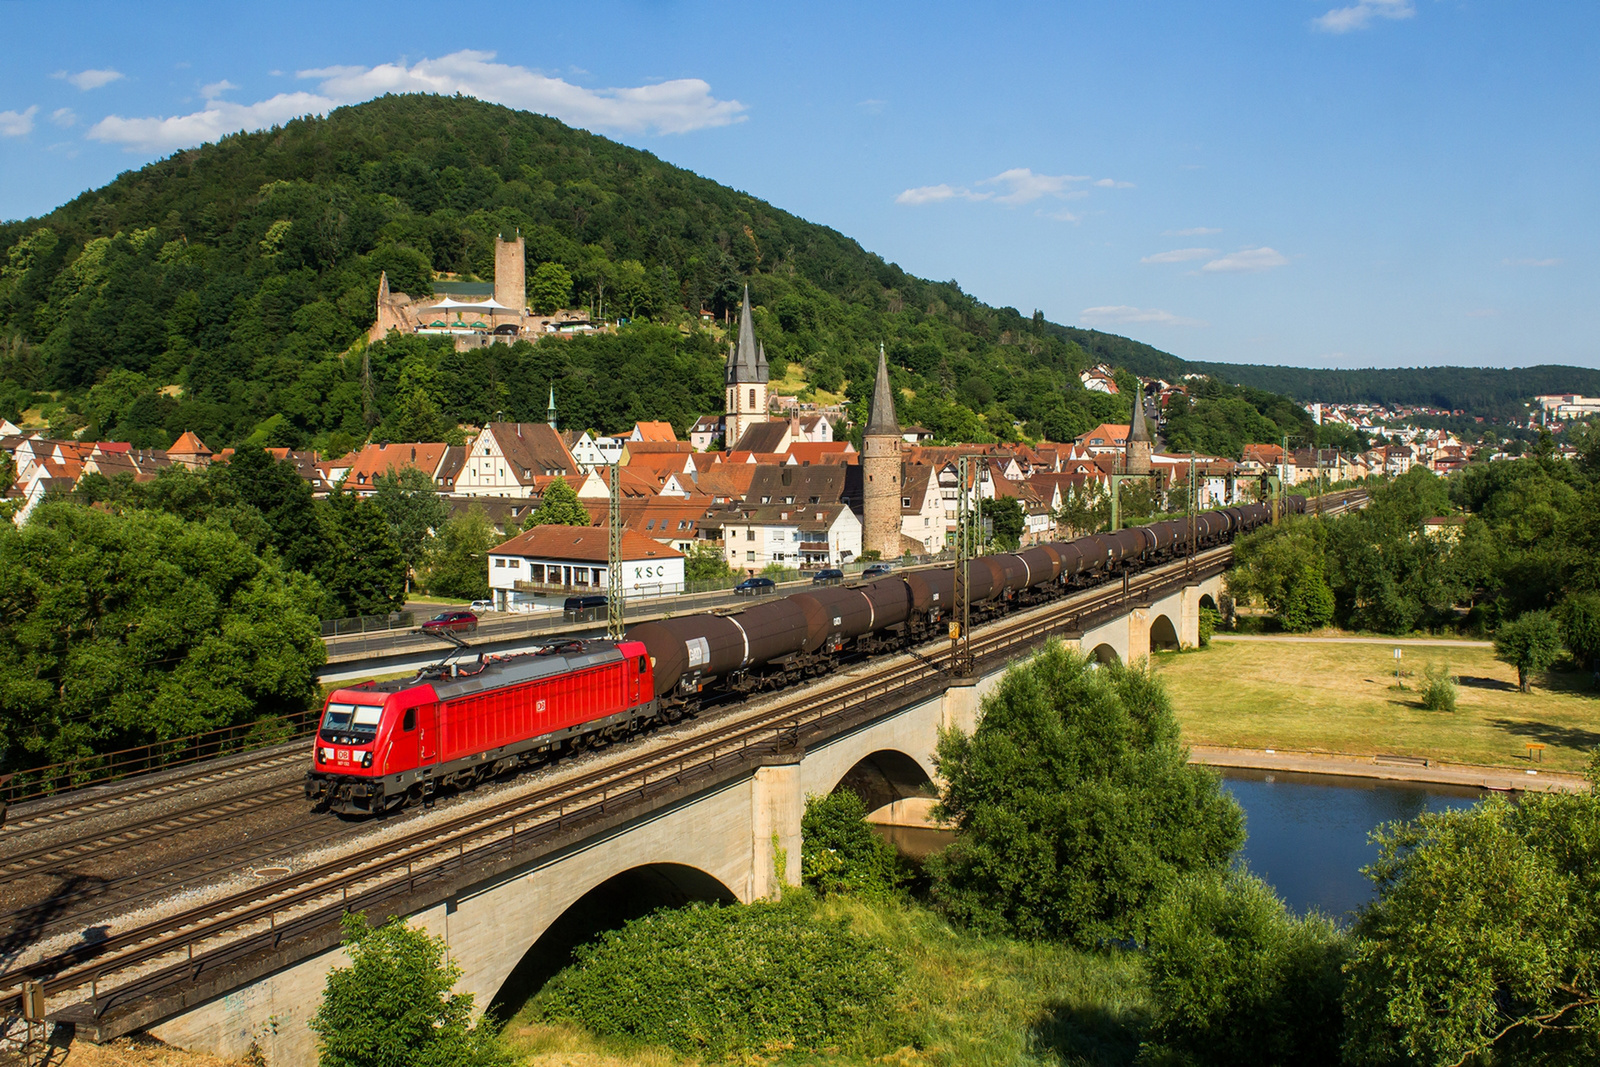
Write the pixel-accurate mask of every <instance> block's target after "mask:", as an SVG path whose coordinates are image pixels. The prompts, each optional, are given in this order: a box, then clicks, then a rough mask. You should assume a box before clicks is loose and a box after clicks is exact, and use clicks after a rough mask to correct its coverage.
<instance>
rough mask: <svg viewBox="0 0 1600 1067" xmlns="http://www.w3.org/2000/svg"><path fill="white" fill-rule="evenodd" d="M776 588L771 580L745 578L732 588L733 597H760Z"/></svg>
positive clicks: (775, 584) (775, 583)
mask: <svg viewBox="0 0 1600 1067" xmlns="http://www.w3.org/2000/svg"><path fill="white" fill-rule="evenodd" d="M777 587H778V583H777V582H775V581H773V580H772V579H771V578H746V579H745V580H744V581H742V582H740V583H739V584H738V585H736V586H734V587H733V595H734V596H762V595H763V594H766V593H770V592H772V591H773V590H774V589H776V588H777Z"/></svg>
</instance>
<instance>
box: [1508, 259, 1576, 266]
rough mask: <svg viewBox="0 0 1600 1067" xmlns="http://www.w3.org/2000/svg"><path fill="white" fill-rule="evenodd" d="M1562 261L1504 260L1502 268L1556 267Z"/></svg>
mask: <svg viewBox="0 0 1600 1067" xmlns="http://www.w3.org/2000/svg"><path fill="white" fill-rule="evenodd" d="M1560 262H1561V261H1560V260H1559V259H1502V260H1501V261H1500V265H1501V266H1502V267H1554V266H1556V265H1558V264H1559V263H1560Z"/></svg>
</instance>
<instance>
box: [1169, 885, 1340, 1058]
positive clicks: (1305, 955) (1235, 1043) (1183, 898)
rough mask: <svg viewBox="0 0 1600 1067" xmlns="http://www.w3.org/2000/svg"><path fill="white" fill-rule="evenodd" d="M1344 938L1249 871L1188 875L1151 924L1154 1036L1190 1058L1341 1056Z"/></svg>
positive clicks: (1324, 922)
mask: <svg viewBox="0 0 1600 1067" xmlns="http://www.w3.org/2000/svg"><path fill="white" fill-rule="evenodd" d="M1346 946H1347V939H1346V938H1345V936H1344V935H1343V934H1342V933H1340V931H1339V930H1338V929H1337V928H1336V927H1335V926H1334V925H1333V923H1332V922H1330V921H1329V920H1328V919H1326V918H1323V917H1321V916H1318V915H1311V916H1308V917H1306V918H1304V919H1296V918H1295V917H1293V916H1292V915H1290V914H1289V913H1288V911H1287V910H1286V909H1285V908H1284V905H1283V902H1282V901H1281V900H1279V899H1278V898H1277V896H1275V895H1274V894H1273V892H1272V890H1271V888H1269V887H1268V886H1267V885H1266V884H1265V883H1263V882H1262V881H1260V880H1259V879H1257V878H1254V877H1252V876H1250V875H1249V874H1248V873H1245V872H1242V871H1230V872H1229V873H1227V874H1226V875H1219V874H1216V873H1212V872H1206V873H1203V874H1197V875H1191V876H1189V877H1187V878H1185V879H1184V880H1183V881H1182V882H1180V883H1179V884H1178V886H1177V887H1176V889H1175V890H1174V891H1173V892H1172V893H1171V894H1169V895H1168V896H1167V897H1166V899H1165V900H1164V901H1162V903H1161V905H1160V906H1159V907H1158V908H1156V910H1155V914H1154V917H1153V918H1152V920H1151V924H1150V937H1149V940H1148V942H1147V945H1146V953H1145V964H1146V973H1147V975H1148V982H1149V986H1150V992H1151V998H1152V1000H1153V1001H1154V1004H1155V1013H1154V1019H1153V1020H1152V1026H1151V1036H1152V1038H1153V1039H1154V1042H1155V1043H1156V1044H1157V1045H1158V1046H1165V1047H1166V1049H1168V1050H1173V1051H1177V1052H1179V1053H1181V1054H1182V1055H1183V1057H1184V1059H1185V1060H1186V1062H1188V1063H1192V1064H1205V1065H1209V1064H1217V1065H1219V1067H1222V1065H1232V1064H1240V1063H1252V1064H1262V1065H1270V1064H1296V1065H1299V1064H1307V1065H1313V1064H1335V1063H1338V1062H1339V1042H1340V1031H1341V1028H1342V1021H1343V1015H1342V1011H1341V1008H1340V995H1341V993H1342V990H1343V979H1342V977H1341V974H1340V967H1341V964H1342V963H1343V960H1344V958H1345V955H1346Z"/></svg>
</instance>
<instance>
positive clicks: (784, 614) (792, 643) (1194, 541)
mask: <svg viewBox="0 0 1600 1067" xmlns="http://www.w3.org/2000/svg"><path fill="white" fill-rule="evenodd" d="M1330 499H1336V497H1335V498H1330ZM1285 510H1286V511H1288V512H1290V513H1296V514H1298V513H1303V512H1304V511H1305V510H1306V498H1305V497H1303V496H1292V497H1288V498H1286V501H1285ZM1271 517H1272V509H1271V508H1270V507H1269V506H1268V505H1266V504H1245V505H1241V506H1239V507H1233V508H1224V509H1222V510H1218V511H1207V512H1202V513H1200V514H1199V515H1197V516H1195V517H1194V518H1193V520H1190V519H1174V520H1169V521H1165V522H1159V523H1155V524H1153V525H1151V526H1141V527H1134V528H1131V529H1127V530H1118V531H1116V532H1115V533H1109V534H1099V535H1090V536H1087V537H1080V538H1077V539H1075V540H1072V541H1057V542H1053V543H1050V544H1044V545H1038V546H1035V547H1033V548H1029V549H1026V550H1024V551H1021V552H1015V553H1001V554H998V555H992V556H981V557H979V558H977V559H974V560H972V562H971V564H970V569H969V572H968V574H969V578H968V584H969V595H970V598H971V604H972V610H973V613H974V615H976V616H977V617H978V618H979V619H984V618H989V617H993V616H995V615H997V614H1001V613H1003V612H1004V611H1006V610H1010V609H1011V608H1012V607H1014V606H1021V605H1027V604H1034V603H1042V602H1044V601H1046V600H1050V599H1053V598H1054V597H1057V596H1060V595H1062V593H1063V592H1064V591H1065V590H1066V589H1068V588H1071V587H1076V586H1082V585H1088V584H1093V583H1094V582H1097V581H1100V580H1102V579H1103V578H1105V577H1107V576H1109V575H1111V574H1121V573H1123V572H1125V571H1129V570H1134V569H1138V568H1140V567H1144V566H1148V565H1150V564H1152V563H1155V562H1159V561H1161V560H1164V559H1170V558H1173V557H1174V556H1177V555H1180V554H1182V553H1186V552H1188V551H1189V549H1190V548H1191V546H1192V547H1194V548H1196V549H1199V548H1208V547H1211V546H1213V545H1218V544H1222V543H1224V542H1226V541H1228V540H1230V539H1231V538H1233V537H1235V536H1237V535H1239V534H1241V533H1247V532H1249V531H1250V530H1253V529H1255V528H1257V527H1259V526H1261V525H1263V524H1265V523H1267V522H1269V521H1271ZM955 599H956V580H955V571H954V568H952V567H938V568H924V569H921V570H915V571H910V572H907V573H906V574H904V575H892V576H890V577H888V578H882V579H879V580H878V581H876V582H872V583H871V584H867V585H850V586H838V587H832V588H825V589H821V590H813V591H810V592H804V593H796V594H793V595H791V596H788V597H784V598H782V599H779V600H773V601H768V602H766V603H764V604H760V605H756V606H754V607H751V608H747V609H745V610H742V611H733V612H713V613H709V614H704V615H686V616H682V617H680V618H674V619H662V620H659V621H655V622H644V623H640V624H639V625H637V626H634V627H633V628H632V629H630V630H629V631H628V635H627V636H628V640H630V641H638V642H639V643H640V644H642V645H644V646H645V648H646V649H648V650H649V654H650V657H651V663H652V664H653V666H654V678H655V692H656V696H657V697H658V698H659V699H660V700H662V701H663V702H664V703H666V704H674V703H681V704H682V705H684V706H685V707H687V708H689V709H691V710H693V709H695V708H697V707H699V705H700V703H701V702H702V701H703V700H704V699H705V698H706V697H708V696H711V695H714V694H716V693H719V692H729V693H735V694H748V693H753V692H758V691H761V690H766V689H776V688H780V687H782V686H785V685H789V684H791V683H793V682H795V681H798V680H800V679H802V678H804V677H807V676H811V675H816V674H823V673H826V672H828V671H830V670H832V669H833V668H834V666H835V665H836V664H837V663H838V660H839V657H840V656H841V655H842V654H845V653H872V652H880V651H889V650H893V649H897V648H905V647H908V646H910V645H913V644H917V643H920V642H922V641H926V640H929V639H931V638H933V637H935V636H937V635H939V634H941V633H942V632H943V627H942V624H943V623H944V622H945V621H946V620H947V619H948V618H949V616H950V614H951V612H952V611H953V610H954V608H955ZM785 605H787V606H785Z"/></svg>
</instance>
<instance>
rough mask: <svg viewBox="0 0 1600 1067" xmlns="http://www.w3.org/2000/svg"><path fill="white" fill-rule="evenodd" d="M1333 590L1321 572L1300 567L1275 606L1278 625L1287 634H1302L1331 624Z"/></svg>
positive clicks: (1312, 566)
mask: <svg viewBox="0 0 1600 1067" xmlns="http://www.w3.org/2000/svg"><path fill="white" fill-rule="evenodd" d="M1333 609H1334V602H1333V590H1332V589H1329V588H1328V579H1327V578H1326V577H1324V576H1323V573H1322V568H1321V567H1319V566H1317V565H1316V564H1315V563H1310V562H1307V563H1304V564H1302V565H1301V567H1300V571H1299V573H1298V574H1296V575H1295V576H1294V578H1293V580H1292V581H1291V583H1290V585H1289V588H1288V590H1287V591H1286V593H1285V595H1284V598H1283V602H1282V603H1280V604H1278V605H1277V612H1278V625H1280V626H1282V627H1283V628H1284V629H1285V630H1287V631H1289V632H1290V633H1306V632H1308V631H1311V630H1316V629H1319V628H1321V627H1323V626H1327V625H1328V624H1330V623H1332V622H1333Z"/></svg>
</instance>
